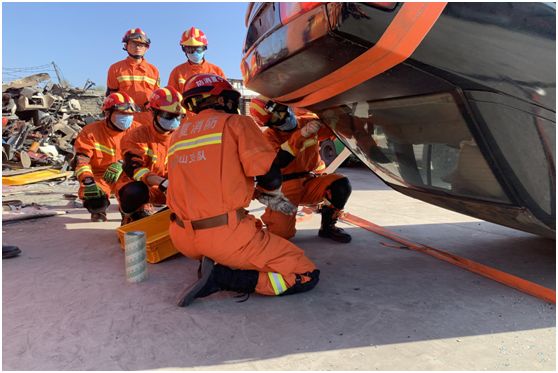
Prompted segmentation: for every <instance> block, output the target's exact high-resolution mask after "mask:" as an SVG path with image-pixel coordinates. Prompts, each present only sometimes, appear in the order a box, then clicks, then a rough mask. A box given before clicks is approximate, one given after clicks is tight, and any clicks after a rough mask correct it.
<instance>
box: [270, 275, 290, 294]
mask: <svg viewBox="0 0 558 373" xmlns="http://www.w3.org/2000/svg"><path fill="white" fill-rule="evenodd" d="M267 276H268V277H269V282H271V286H273V291H274V292H275V295H279V294H283V293H284V292H285V291H287V284H285V280H283V276H281V275H280V274H279V273H275V272H268V273H267Z"/></svg>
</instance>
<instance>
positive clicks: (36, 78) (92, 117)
mask: <svg viewBox="0 0 558 373" xmlns="http://www.w3.org/2000/svg"><path fill="white" fill-rule="evenodd" d="M93 86H95V83H93V82H91V81H90V80H88V81H87V82H86V83H85V85H84V87H83V88H76V87H69V86H67V85H66V84H55V83H53V82H52V81H51V80H50V76H49V74H46V73H41V74H34V75H30V76H28V77H25V78H23V79H18V80H14V81H11V82H8V83H7V84H3V85H2V170H3V171H8V170H18V169H22V168H24V169H28V168H30V167H33V166H50V167H53V168H59V169H60V168H64V169H65V168H67V165H68V162H69V160H70V159H72V158H73V143H74V141H75V139H76V137H77V135H78V134H79V132H80V131H81V129H82V128H83V127H84V126H85V125H86V124H89V123H91V122H93V121H96V120H100V119H102V111H101V106H102V103H103V99H104V92H100V91H98V90H97V91H96V90H93V89H92V87H93Z"/></svg>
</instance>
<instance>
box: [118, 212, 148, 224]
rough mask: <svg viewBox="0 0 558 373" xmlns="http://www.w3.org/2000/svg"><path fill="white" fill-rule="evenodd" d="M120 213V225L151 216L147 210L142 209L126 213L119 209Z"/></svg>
mask: <svg viewBox="0 0 558 373" xmlns="http://www.w3.org/2000/svg"><path fill="white" fill-rule="evenodd" d="M120 215H122V220H121V221H120V225H126V224H128V223H131V222H133V221H138V220H140V219H143V218H146V217H148V216H151V215H152V214H151V213H150V212H149V211H148V210H143V209H142V210H138V211H134V212H132V213H131V214H126V213H124V212H122V211H120Z"/></svg>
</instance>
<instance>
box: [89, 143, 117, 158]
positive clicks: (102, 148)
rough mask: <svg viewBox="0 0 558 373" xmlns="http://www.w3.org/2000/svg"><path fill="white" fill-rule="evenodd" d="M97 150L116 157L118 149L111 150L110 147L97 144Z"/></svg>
mask: <svg viewBox="0 0 558 373" xmlns="http://www.w3.org/2000/svg"><path fill="white" fill-rule="evenodd" d="M94 146H95V149H97V150H100V151H102V152H103V153H106V154H108V155H116V149H112V148H109V147H108V146H104V145H103V144H99V143H98V142H96V143H95V145H94Z"/></svg>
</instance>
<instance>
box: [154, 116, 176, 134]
mask: <svg viewBox="0 0 558 373" xmlns="http://www.w3.org/2000/svg"><path fill="white" fill-rule="evenodd" d="M158 122H159V125H160V126H161V128H163V129H164V130H166V131H174V130H175V129H177V128H178V126H179V125H180V118H179V117H176V118H172V119H167V118H163V117H159V118H158Z"/></svg>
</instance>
